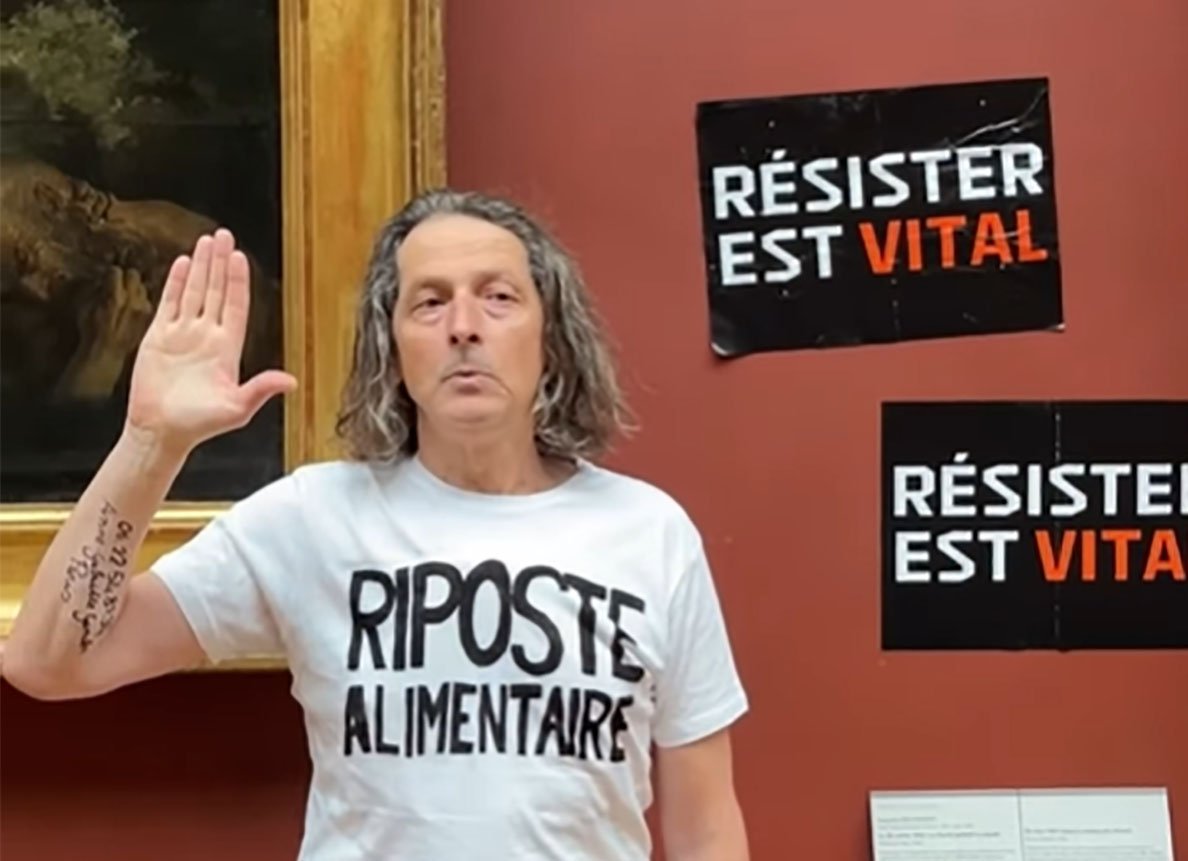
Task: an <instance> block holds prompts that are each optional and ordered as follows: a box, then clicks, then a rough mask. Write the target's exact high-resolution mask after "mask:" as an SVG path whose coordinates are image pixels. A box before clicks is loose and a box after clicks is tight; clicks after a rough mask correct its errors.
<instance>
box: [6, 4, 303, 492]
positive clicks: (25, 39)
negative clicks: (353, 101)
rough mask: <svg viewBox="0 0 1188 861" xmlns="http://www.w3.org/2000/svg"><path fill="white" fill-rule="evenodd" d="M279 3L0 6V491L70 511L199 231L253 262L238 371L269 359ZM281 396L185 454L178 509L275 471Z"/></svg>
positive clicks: (117, 417) (248, 487) (116, 427)
mask: <svg viewBox="0 0 1188 861" xmlns="http://www.w3.org/2000/svg"><path fill="white" fill-rule="evenodd" d="M276 2H277V0H25V2H21V0H5V3H4V6H3V12H2V18H0V150H2V163H0V197H2V199H0V303H2V306H0V328H2V332H0V383H2V390H0V422H2V425H0V498H2V501H3V502H6V503H13V502H27V503H40V502H67V501H71V500H74V499H76V498H77V497H78V496H79V494H80V493H81V492H82V490H83V489H84V488H85V487H86V485H87V483H88V482H89V481H90V479H91V478H92V476H93V475H94V474H95V472H96V470H97V469H98V468H99V466H100V464H101V463H102V461H103V458H104V457H105V456H106V455H107V453H108V451H110V449H111V446H112V445H113V443H114V442H115V441H116V439H117V438H118V436H119V434H120V431H121V428H122V426H123V421H124V415H125V406H126V403H127V391H128V382H129V377H130V375H131V370H132V363H133V360H134V358H135V355H136V350H137V348H138V346H139V343H140V339H141V337H142V336H143V334H144V331H145V329H146V327H147V325H148V322H149V320H150V317H151V315H152V313H153V309H154V308H155V306H156V302H157V299H158V297H159V295H160V291H161V288H162V286H163V283H164V278H165V274H166V272H167V271H168V269H169V266H170V264H171V263H172V261H173V260H174V258H175V257H177V255H179V254H183V253H189V252H190V251H191V249H192V248H193V246H194V242H195V241H196V239H197V238H198V237H199V236H200V235H202V234H203V233H208V232H211V231H213V229H214V228H215V227H216V226H225V227H227V228H229V229H230V230H231V231H232V232H233V233H234V234H235V236H236V237H237V240H238V244H239V246H240V247H241V248H242V249H243V250H244V251H245V252H246V253H247V255H248V257H249V260H250V261H251V272H252V310H251V319H250V322H249V332H248V338H247V342H246V344H245V348H244V357H243V367H242V372H243V374H244V375H245V378H246V376H248V375H251V374H254V373H256V372H257V371H259V370H262V369H265V368H269V367H282V361H283V350H282V337H283V317H282V313H281V312H282V302H281V289H282V272H281V257H282V255H281V199H280V167H281V164H280V82H279V71H280V62H279V39H278V21H277V9H276ZM282 451H283V428H282V405H281V402H280V400H279V399H274V400H273V402H271V403H270V404H268V405H267V406H266V407H265V409H264V410H263V411H262V412H261V413H259V414H258V415H257V416H256V418H255V420H254V421H253V422H252V423H251V424H250V425H248V427H246V428H244V429H243V430H240V431H237V432H234V433H232V434H228V435H226V436H224V437H220V438H218V439H215V440H212V441H210V442H208V443H206V444H204V445H203V446H201V447H200V448H199V449H198V450H197V451H195V452H194V454H193V455H192V456H191V458H190V459H189V461H188V462H187V464H186V467H185V469H184V471H183V472H182V474H181V475H180V477H179V479H178V481H177V482H176V484H175V485H174V487H173V490H172V491H171V493H170V498H171V499H175V500H194V501H206V500H224V499H238V498H241V497H243V496H245V495H247V494H248V493H250V492H251V491H252V490H254V489H256V488H258V487H259V486H260V485H262V484H264V483H266V482H267V481H269V480H271V479H273V478H275V477H277V476H278V475H280V473H281V471H282V468H283V457H282Z"/></svg>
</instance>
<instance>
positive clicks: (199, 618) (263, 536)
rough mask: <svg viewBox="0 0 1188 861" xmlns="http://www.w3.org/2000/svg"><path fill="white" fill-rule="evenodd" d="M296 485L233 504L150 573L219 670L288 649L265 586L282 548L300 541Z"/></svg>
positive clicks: (286, 483)
mask: <svg viewBox="0 0 1188 861" xmlns="http://www.w3.org/2000/svg"><path fill="white" fill-rule="evenodd" d="M296 517H297V512H296V505H295V504H294V502H293V489H292V487H291V479H290V478H288V477H286V478H282V479H280V480H278V481H276V482H273V483H272V484H269V485H267V486H265V487H264V488H261V489H260V490H258V491H256V492H255V493H253V494H252V495H251V496H248V497H247V498H245V499H243V500H241V501H239V502H237V503H235V504H234V505H232V506H231V507H230V508H229V509H228V510H227V511H225V512H223V513H221V514H220V515H218V516H216V517H215V518H214V519H212V520H211V521H210V522H209V523H208V524H207V525H206V526H204V527H203V528H202V529H201V530H200V531H199V532H198V533H197V534H196V535H195V536H194V537H193V538H192V539H190V540H189V541H187V542H186V543H185V544H183V545H181V546H180V547H178V548H176V549H175V550H172V551H170V552H168V553H166V554H164V555H162V556H161V557H160V558H159V559H158V560H157V561H156V562H155V563H153V565H152V566H151V567H150V571H151V574H152V575H155V576H157V577H159V578H160V579H161V580H162V582H164V584H165V586H166V587H167V588H168V589H169V591H170V592H171V593H172V594H173V597H174V600H176V601H177V604H178V606H179V607H180V608H181V611H182V614H183V615H184V616H185V617H186V620H187V621H188V622H189V624H190V627H191V629H192V630H193V631H194V636H195V637H196V638H197V639H198V642H199V644H200V645H201V646H202V649H203V651H204V652H205V653H206V655H207V657H208V658H209V659H210V660H211V661H212V662H214V663H220V662H222V661H228V660H233V659H237V658H246V657H263V656H279V655H282V654H283V652H284V643H283V639H282V637H281V634H280V631H279V630H278V627H277V624H276V609H277V608H276V607H275V606H273V603H272V602H271V601H270V600H269V592H268V590H266V589H265V588H264V585H263V581H264V578H265V577H266V576H267V575H268V573H269V572H268V568H269V566H270V565H271V566H276V565H277V564H278V560H277V558H276V557H277V556H278V555H279V545H280V543H281V542H283V541H285V540H286V536H287V537H288V539H287V540H293V539H294V537H295V536H297V535H299V534H300V532H299V524H298V523H296Z"/></svg>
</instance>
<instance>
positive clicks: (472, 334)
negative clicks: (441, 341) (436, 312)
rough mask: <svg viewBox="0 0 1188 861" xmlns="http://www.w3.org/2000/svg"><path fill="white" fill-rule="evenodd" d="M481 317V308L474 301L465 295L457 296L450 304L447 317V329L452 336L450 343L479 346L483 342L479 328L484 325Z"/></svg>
mask: <svg viewBox="0 0 1188 861" xmlns="http://www.w3.org/2000/svg"><path fill="white" fill-rule="evenodd" d="M479 317H480V315H479V308H478V306H477V305H476V303H475V301H474V299H472V298H471V297H470V296H467V295H466V294H464V293H463V294H459V295H457V296H455V297H454V299H453V301H452V302H450V304H449V311H448V314H447V317H446V329H447V331H448V332H449V335H450V343H451V344H462V343H469V344H477V343H478V342H479V341H480V340H481V339H480V337H479V328H480V326H481V325H482V324H481V321H480V319H479Z"/></svg>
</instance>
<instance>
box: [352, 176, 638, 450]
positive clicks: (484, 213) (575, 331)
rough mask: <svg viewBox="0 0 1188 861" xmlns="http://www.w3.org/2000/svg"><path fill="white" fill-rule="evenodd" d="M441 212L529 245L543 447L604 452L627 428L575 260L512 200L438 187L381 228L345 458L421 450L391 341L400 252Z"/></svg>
mask: <svg viewBox="0 0 1188 861" xmlns="http://www.w3.org/2000/svg"><path fill="white" fill-rule="evenodd" d="M439 214H459V215H468V216H471V217H474V218H481V219H483V220H484V221H488V222H490V223H492V224H495V225H498V226H499V227H502V228H504V229H506V230H509V231H511V232H512V233H513V234H515V235H516V237H518V238H519V240H520V241H521V242H523V243H524V247H525V248H526V249H527V252H528V264H529V269H530V271H531V273H532V279H533V281H534V283H535V285H536V289H537V290H538V291H539V294H540V298H541V304H542V305H543V311H544V334H543V340H544V344H543V347H544V372H543V374H542V375H541V380H540V385H539V388H538V393H537V398H536V403H535V405H534V407H533V412H534V417H535V427H536V431H535V437H536V447H537V450H538V451H539V452H540V453H541V455H542V456H546V457H558V458H562V459H565V460H571V461H572V460H574V459H576V458H579V457H581V458H592V457H595V456H597V455H599V454H601V453H603V452H604V451H605V450H606V449H607V448H608V447H609V445H610V441H611V438H612V436H613V435H614V434H615V433H616V432H625V431H628V430H629V429H630V426H629V423H628V419H627V415H626V407H625V404H624V401H623V396H622V393H621V392H620V389H619V385H618V382H617V380H616V375H615V368H614V364H613V361H612V357H611V353H610V349H609V346H608V343H607V339H606V337H605V335H604V333H603V331H602V327H601V325H600V323H599V321H598V319H597V317H596V314H595V312H594V309H593V307H592V305H591V302H590V298H589V295H588V293H587V290H586V286H585V283H584V282H583V280H582V276H581V273H580V272H579V270H578V266H577V264H576V262H575V261H574V260H573V258H572V257H571V256H570V255H569V254H568V253H567V252H566V251H565V250H564V249H563V248H562V247H561V245H560V244H559V243H558V242H557V240H556V239H555V238H554V237H553V236H551V235H550V234H549V233H548V231H546V230H545V228H544V227H542V226H541V225H540V224H539V223H538V222H537V221H536V220H535V219H533V218H532V217H531V216H529V215H528V214H527V213H526V212H525V211H524V210H523V209H522V208H521V207H519V206H518V205H516V204H515V203H512V202H511V201H508V200H506V199H503V198H498V197H493V196H490V195H485V194H481V193H478V192H460V191H454V190H451V189H437V190H432V191H428V192H425V193H423V194H421V195H418V196H417V197H415V198H414V199H413V200H411V201H409V202H408V204H406V205H405V206H404V207H403V208H402V209H401V210H400V211H399V212H398V213H396V215H394V216H393V217H392V218H391V219H390V220H389V221H388V222H387V223H386V224H384V225H383V227H382V228H381V229H380V231H379V234H378V236H377V237H376V240H375V243H374V245H373V247H372V252H371V261H370V264H369V266H368V269H367V275H366V277H365V279H364V283H363V290H362V296H361V299H360V303H359V312H358V317H357V320H356V325H355V346H354V358H353V361H352V366H351V371H350V376H349V377H348V378H347V383H346V386H345V388H344V390H343V397H342V406H341V409H340V411H339V414H338V420H337V424H336V431H337V434H338V437H339V438H340V439H341V440H342V441H343V442H344V443H345V447H346V449H347V456H348V457H350V458H351V459H353V460H363V461H369V462H380V463H392V462H395V461H398V460H400V459H402V458H405V457H408V456H410V455H412V454H414V453H415V452H416V450H417V407H416V404H415V403H413V400H412V398H411V397H410V396H409V393H408V389H407V388H406V387H405V385H404V383H403V382H402V380H401V377H400V355H399V352H398V350H397V347H396V341H395V338H394V336H393V334H392V310H393V308H394V306H395V304H396V296H397V295H398V293H399V292H400V272H399V270H398V269H397V266H396V252H397V250H398V249H399V248H400V244H401V243H402V242H403V241H404V239H405V238H406V237H407V236H408V234H409V233H410V232H411V231H412V229H413V228H414V227H416V226H417V225H418V224H420V223H421V222H422V221H425V220H426V219H427V218H430V217H431V216H434V215H439Z"/></svg>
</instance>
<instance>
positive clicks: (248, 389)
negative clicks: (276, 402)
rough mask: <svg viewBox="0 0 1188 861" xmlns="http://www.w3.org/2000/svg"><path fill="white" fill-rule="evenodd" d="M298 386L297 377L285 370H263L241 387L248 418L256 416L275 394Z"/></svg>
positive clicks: (286, 391) (283, 392) (292, 389)
mask: <svg viewBox="0 0 1188 861" xmlns="http://www.w3.org/2000/svg"><path fill="white" fill-rule="evenodd" d="M296 388H297V378H296V377H294V376H293V375H292V374H286V373H285V372H284V371H261V372H260V373H258V374H256V376H254V377H252V378H251V379H250V380H248V381H247V382H246V383H244V384H243V385H242V386H240V387H239V391H240V395H241V396H242V398H243V404H244V408H245V409H246V410H247V415H248V418H251V417H252V416H254V415H255V414H256V413H257V412H258V411H259V409H260V407H262V406H264V402H265V401H267V400H268V399H269V398H271V397H272V396H273V395H280V394H287V393H289V392H292V391H294V390H295V389H296Z"/></svg>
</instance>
